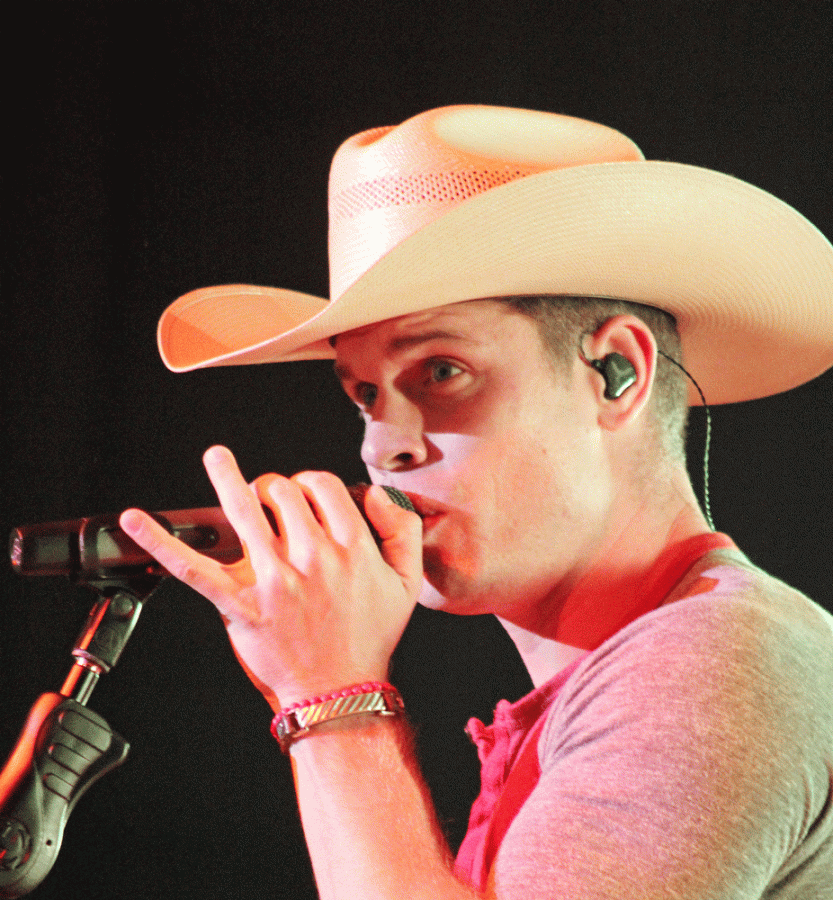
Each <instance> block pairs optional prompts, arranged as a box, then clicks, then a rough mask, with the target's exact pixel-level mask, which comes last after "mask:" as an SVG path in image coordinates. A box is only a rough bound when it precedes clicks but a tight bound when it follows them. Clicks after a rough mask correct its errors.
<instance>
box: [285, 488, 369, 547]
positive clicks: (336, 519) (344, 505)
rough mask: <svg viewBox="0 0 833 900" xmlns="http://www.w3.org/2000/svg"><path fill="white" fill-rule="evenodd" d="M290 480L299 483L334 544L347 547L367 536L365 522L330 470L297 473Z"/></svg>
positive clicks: (348, 494)
mask: <svg viewBox="0 0 833 900" xmlns="http://www.w3.org/2000/svg"><path fill="white" fill-rule="evenodd" d="M292 480H293V481H294V482H295V483H296V484H298V485H300V487H301V490H302V491H303V493H304V496H305V497H306V499H307V503H308V505H309V506H310V507H311V508H312V511H313V514H314V515H315V518H316V520H317V521H318V522H319V523H320V526H321V528H323V529H324V531H325V532H326V533H327V534H329V535H330V536H331V537H332V539H333V540H334V541H335V542H336V543H338V544H340V545H341V546H343V547H351V546H354V545H355V544H356V543H357V542H358V541H359V539H371V533H370V528H369V527H368V524H367V522H366V521H365V520H364V519H363V518H362V516H361V515H360V514H359V511H358V509H357V507H356V504H355V502H354V501H353V498H352V497H351V496H350V493H349V492H348V490H347V488H346V487H345V485H344V482H343V481H342V480H341V479H340V478H338V476H336V475H333V474H332V473H331V472H299V473H298V474H297V475H295V476H293V478H292Z"/></svg>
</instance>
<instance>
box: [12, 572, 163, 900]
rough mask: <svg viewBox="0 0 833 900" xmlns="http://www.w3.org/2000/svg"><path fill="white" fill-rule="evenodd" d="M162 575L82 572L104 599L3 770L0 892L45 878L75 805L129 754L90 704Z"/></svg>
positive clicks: (15, 893)
mask: <svg viewBox="0 0 833 900" xmlns="http://www.w3.org/2000/svg"><path fill="white" fill-rule="evenodd" d="M163 577H164V575H162V574H160V573H159V571H158V570H156V571H153V570H150V569H149V570H148V571H147V572H145V573H141V574H137V573H136V570H135V568H134V569H132V570H131V571H130V572H129V573H127V574H125V573H119V572H117V571H116V570H112V571H106V570H104V571H100V572H99V573H98V574H96V575H94V576H87V577H85V578H84V583H85V584H87V585H88V586H89V587H91V588H92V589H93V590H94V591H96V592H97V593H98V595H99V597H98V600H97V601H96V603H95V605H94V606H93V608H92V610H91V611H90V614H89V616H88V618H87V621H86V623H85V624H84V627H83V628H82V630H81V633H80V634H79V636H78V639H77V640H76V642H75V645H74V647H73V650H72V656H73V658H74V660H75V662H74V663H73V665H72V668H71V669H70V671H69V673H68V675H67V677H66V680H65V681H64V683H63V686H62V687H61V690H60V692H58V693H54V692H51V693H46V694H42V695H41V696H40V697H38V699H37V700H36V701H35V703H34V705H33V706H32V708H31V710H30V712H29V716H28V718H27V720H26V723H25V725H24V726H23V730H22V731H21V733H20V737H19V739H18V741H17V744H16V745H15V747H14V749H13V750H12V752H11V755H10V756H9V759H8V761H7V763H6V765H5V767H4V768H3V770H2V772H0V898H12V897H21V896H23V895H24V894H27V893H29V892H30V891H31V890H33V889H34V888H36V887H37V886H38V885H39V884H40V883H41V881H43V879H44V878H45V877H46V876H47V874H48V873H49V871H50V869H51V868H52V865H53V864H54V862H55V859H56V858H57V856H58V851H59V850H60V848H61V842H62V840H63V835H64V828H65V826H66V823H67V819H68V818H69V815H70V813H71V812H72V810H73V809H74V808H75V804H76V803H77V802H78V800H79V799H80V798H81V796H82V794H83V793H84V792H85V791H86V790H87V788H89V787H90V785H91V784H93V783H94V782H96V781H98V779H99V778H101V777H102V776H103V775H105V774H106V773H107V772H110V771H111V770H113V769H115V768H116V767H117V766H120V765H121V764H122V763H123V762H124V760H125V759H126V757H127V753H128V751H129V749H130V745H129V744H128V743H127V741H125V739H124V738H123V737H121V735H119V734H117V733H116V732H115V731H113V730H112V729H111V728H110V726H109V725H108V724H107V722H105V721H104V719H103V718H102V717H101V716H100V715H98V714H97V713H95V712H93V711H92V710H90V709H87V706H86V704H87V701H88V700H89V699H90V695H91V694H92V692H93V689H94V688H95V686H96V684H97V682H98V679H99V677H100V676H101V675H103V674H106V673H107V672H109V671H110V669H112V667H113V666H114V665H115V664H116V662H117V661H118V659H119V657H120V656H121V652H122V650H123V649H124V647H125V644H126V643H127V641H128V639H129V638H130V635H131V634H132V633H133V629H134V628H135V626H136V622H137V620H138V618H139V614H140V613H141V611H142V604H143V602H144V601H145V600H146V599H147V598H148V597H149V596H150V594H151V593H152V592H153V591H154V590H155V589H156V588H157V587H158V585H159V583H160V582H161V580H162V578H163Z"/></svg>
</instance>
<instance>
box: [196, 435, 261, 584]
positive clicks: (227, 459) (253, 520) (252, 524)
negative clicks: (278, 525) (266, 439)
mask: <svg viewBox="0 0 833 900" xmlns="http://www.w3.org/2000/svg"><path fill="white" fill-rule="evenodd" d="M203 463H204V465H205V469H206V471H207V472H208V477H209V478H210V479H211V484H212V485H213V486H214V490H215V491H216V492H217V498H218V499H219V501H220V506H222V508H223V512H224V513H225V515H226V518H227V519H228V520H229V523H230V524H231V526H232V528H234V530H235V531H236V532H237V536H238V537H239V538H240V540H241V542H242V543H243V546H244V547H245V549H246V553H247V554H248V556H249V558H250V559H251V561H252V565H253V566H254V568H255V569H256V570H258V569H259V568H260V567H261V566H262V565H265V564H267V563H268V562H269V561H270V560H272V559H273V558H274V550H275V545H276V544H275V542H276V537H275V532H274V530H273V529H272V526H271V525H270V524H269V522H268V520H267V519H266V516H265V514H264V512H263V508H262V506H261V504H260V502H259V501H258V498H257V495H256V492H255V491H253V490H252V488H251V487H250V486H249V484H247V482H246V480H245V479H244V478H243V475H242V473H241V472H240V469H239V467H238V465H237V461H236V460H235V458H234V456H233V455H232V453H231V451H230V450H229V449H228V448H227V447H221V446H215V447H210V448H209V449H208V450H206V452H205V454H204V455H203Z"/></svg>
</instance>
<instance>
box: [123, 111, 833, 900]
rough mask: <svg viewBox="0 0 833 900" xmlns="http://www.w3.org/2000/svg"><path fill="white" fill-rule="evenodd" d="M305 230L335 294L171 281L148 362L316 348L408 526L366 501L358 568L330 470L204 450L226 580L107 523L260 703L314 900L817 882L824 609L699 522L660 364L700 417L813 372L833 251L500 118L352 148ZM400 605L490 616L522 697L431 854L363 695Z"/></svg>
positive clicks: (135, 526) (135, 520)
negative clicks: (292, 470) (220, 638)
mask: <svg viewBox="0 0 833 900" xmlns="http://www.w3.org/2000/svg"><path fill="white" fill-rule="evenodd" d="M330 222H331V224H330V254H331V281H332V292H331V293H332V300H331V301H330V302H329V303H327V302H326V301H323V300H319V299H317V298H312V297H308V296H305V295H301V294H296V293H292V292H288V291H278V290H275V289H270V288H256V287H250V286H231V287H228V286H227V287H221V288H209V289H205V290H200V291H195V292H193V293H192V294H189V295H186V296H185V297H183V298H180V300H178V301H177V302H176V303H175V304H174V305H173V306H172V307H171V308H170V309H169V310H168V311H167V312H166V314H165V315H164V316H163V319H162V321H161V323H160V331H159V339H160V348H161V350H162V354H163V357H164V359H165V361H166V363H167V364H168V365H169V366H170V367H171V368H172V369H174V370H187V369H192V368H196V367H199V366H206V365H229V364H248V363H263V362H276V361H282V360H293V359H304V358H316V357H327V356H333V357H334V358H335V361H336V362H335V365H336V373H337V375H338V377H339V378H340V379H341V382H342V384H343V386H344V389H345V390H346V392H347V394H348V395H349V396H350V398H351V399H352V400H353V401H354V402H355V403H356V404H357V406H358V407H359V410H360V412H361V415H362V417H363V418H364V421H365V434H364V440H363V445H362V456H363V459H364V461H365V463H366V464H367V467H368V471H369V473H370V476H371V479H372V481H373V482H374V483H376V484H381V485H387V486H392V487H396V488H399V489H401V490H403V491H404V492H405V493H406V494H407V495H408V496H409V497H410V498H411V499H412V500H413V503H414V506H415V507H416V511H417V513H418V514H419V515H418V516H417V515H414V514H413V513H412V512H408V511H406V510H403V509H401V508H399V507H398V506H397V505H396V504H394V503H393V502H392V501H391V500H390V499H389V497H388V496H387V494H386V493H385V492H384V491H382V490H381V489H380V488H373V489H371V490H370V491H369V492H368V494H367V497H366V499H365V511H366V513H367V517H368V519H369V520H370V522H372V524H373V526H374V527H375V530H376V532H377V533H378V536H379V540H380V548H379V549H377V546H376V544H375V543H374V540H373V538H372V536H371V532H370V530H369V529H368V527H367V526H366V524H365V523H364V521H363V520H362V518H361V516H360V515H359V513H358V511H357V509H356V508H355V506H354V505H353V503H352V501H351V500H350V497H349V495H348V493H347V491H346V489H345V488H344V486H343V485H342V484H341V483H340V482H339V481H338V479H336V478H335V477H334V476H332V475H329V474H327V473H311V472H306V473H301V474H298V475H296V476H294V477H293V478H290V479H287V478H283V477H280V476H278V475H266V476H262V477H261V478H259V479H258V480H257V481H256V482H255V483H254V485H252V486H249V485H247V484H246V483H245V482H244V480H243V478H242V476H241V475H240V472H239V470H238V469H237V466H236V464H235V462H234V460H233V458H232V457H231V454H230V453H229V452H228V451H227V450H225V449H224V448H212V449H211V450H209V451H208V452H207V453H206V456H205V464H206V467H207V469H208V472H209V475H210V477H211V479H212V482H213V484H214V486H215V488H216V490H217V493H218V495H219V498H220V501H221V503H222V505H223V508H224V510H225V512H226V514H227V516H228V518H229V520H230V521H231V523H232V524H233V525H234V527H235V528H236V530H237V531H238V534H239V535H240V538H241V540H242V542H243V544H244V546H245V548H246V556H245V559H244V560H243V561H241V562H240V563H238V564H236V565H233V566H226V567H224V566H221V565H219V564H218V563H216V562H214V561H212V560H209V559H206V558H204V557H201V556H199V555H198V554H196V553H195V552H193V551H190V550H189V549H188V548H185V547H183V546H182V545H180V544H178V542H176V541H175V540H174V539H173V538H171V537H170V536H169V535H167V534H166V533H165V532H164V531H163V530H162V529H161V528H160V527H158V526H157V525H156V524H155V523H154V522H153V521H152V520H151V519H149V518H148V517H147V516H145V515H143V514H141V513H139V512H138V511H128V512H127V513H125V514H124V516H123V525H124V527H125V529H126V530H127V531H128V532H129V533H130V534H131V535H132V536H133V537H134V538H135V539H136V540H137V541H138V542H139V543H140V544H142V545H143V546H144V547H145V548H146V549H147V550H148V551H150V552H152V553H153V554H154V555H155V556H157V558H158V559H159V560H160V561H161V562H162V563H163V564H164V565H165V566H166V567H167V568H168V569H169V570H170V571H171V572H172V573H173V574H175V575H177V576H178V577H180V578H182V579H183V580H184V581H185V582H186V583H188V584H190V585H191V586H193V587H194V588H196V589H197V590H198V591H200V592H202V593H203V594H204V595H205V596H206V597H208V598H209V599H210V600H211V601H212V602H213V603H214V604H215V605H216V606H217V608H218V610H219V611H220V613H221V615H222V616H223V618H224V620H225V622H226V626H227V628H228V632H229V636H230V638H231V640H232V643H233V645H234V647H235V650H236V652H237V654H238V657H239V658H240V660H241V663H242V664H243V666H244V667H245V668H246V670H247V671H248V673H249V674H250V677H251V678H252V679H253V681H254V682H255V683H256V684H257V685H258V686H259V687H260V689H261V690H262V691H263V693H264V695H265V696H266V697H267V698H268V699H269V701H270V703H271V704H272V706H273V708H274V710H275V712H276V719H275V723H274V725H273V727H274V730H275V734H276V737H278V738H279V739H280V741H281V744H282V746H283V747H284V749H285V750H287V751H288V752H289V753H291V755H292V759H293V763H294V768H295V773H296V781H297V790H298V798H299V804H300V808H301V815H302V820H303V824H304V829H305V833H306V836H307V841H308V845H309V849H310V853H311V856H312V860H313V865H314V868H315V873H316V879H317V882H318V885H319V890H320V892H321V895H322V897H325V898H350V900H354V898H356V897H362V898H365V897H384V898H397V900H399V898H404V897H408V898H415V897H431V898H438V897H440V898H458V897H460V898H463V897H466V898H468V897H472V896H494V897H500V898H504V897H512V898H515V897H518V898H544V897H547V898H549V897H557V898H582V900H587V898H602V897H604V898H611V897H623V898H624V897H627V898H637V897H645V898H662V897H669V898H671V897H674V898H681V897H685V898H692V900H693V898H697V900H703V898H729V897H731V898H762V897H767V898H798V897H801V898H803V900H809V898H813V900H819V898H829V897H831V896H833V894H832V893H831V884H833V793H832V792H831V785H833V710H831V706H833V704H831V701H830V698H831V697H832V696H833V622H831V618H830V616H828V615H827V614H826V613H824V612H823V611H822V610H821V609H820V608H819V607H818V606H816V605H814V604H813V603H812V602H811V601H809V600H808V599H806V598H804V597H803V596H801V595H799V594H797V593H796V592H795V591H793V590H791V589H790V588H788V587H786V586H785V585H783V584H781V583H779V582H777V581H775V580H774V579H772V578H770V577H769V576H767V575H766V574H764V573H763V572H761V571H759V570H758V569H756V568H755V567H754V566H752V565H751V564H750V563H749V562H748V561H747V560H746V559H745V558H744V557H743V556H742V554H741V553H740V552H739V551H738V550H737V549H736V548H735V547H734V545H733V544H732V542H731V540H730V539H729V538H728V537H726V536H725V535H720V534H715V533H713V532H712V530H711V529H710V527H709V525H708V523H707V521H706V519H705V518H704V515H703V513H702V512H701V510H700V508H699V506H698V504H697V501H696V499H695V496H694V492H693V490H692V488H691V485H690V484H689V481H688V478H687V475H686V470H685V465H684V460H683V454H682V433H683V427H684V408H685V405H686V382H685V376H684V375H683V374H682V372H681V370H680V366H683V365H684V366H685V367H686V369H687V370H688V371H690V373H691V376H692V377H693V379H695V380H696V382H697V384H698V385H699V387H700V389H702V391H703V393H704V395H705V397H706V399H707V400H708V402H710V403H720V402H731V401H738V400H743V399H750V398H752V397H757V396H763V395H766V394H769V393H775V392H778V391H782V390H786V389H788V388H790V387H792V386H795V385H797V384H800V383H802V382H803V381H806V380H809V379H810V378H812V377H815V376H816V375H817V374H819V373H821V372H822V371H824V370H825V369H826V368H828V367H829V366H830V365H831V364H833V313H832V312H831V304H830V302H829V298H830V292H831V289H833V248H831V247H830V245H829V244H828V243H827V241H826V240H825V239H824V238H823V237H822V236H821V235H820V234H819V233H818V232H817V231H816V230H815V229H814V228H813V227H812V226H811V225H809V224H808V223H807V222H806V221H805V220H803V219H802V218H801V217H800V216H799V215H798V214H797V213H796V212H795V211H794V210H792V209H790V208H789V207H786V206H785V205H784V204H782V203H780V202H779V201H777V200H775V199H774V198H772V197H770V196H769V195H767V194H764V193H763V192H761V191H758V190H757V189H755V188H752V187H751V186H749V185H746V184H744V183H742V182H738V181H736V180H734V179H731V178H728V177H727V176H723V175H719V174H717V173H714V172H708V171H705V170H701V169H696V168H692V167H687V166H678V165H675V164H672V163H651V162H645V161H644V159H643V157H642V154H641V153H640V151H639V150H638V148H637V147H636V146H635V145H634V144H633V143H632V142H631V141H630V140H628V139H627V138H625V137H623V136H622V135H620V134H618V133H617V132H615V131H612V130H611V129H608V128H604V127H602V126H599V125H595V124H593V123H589V122H583V121H579V120H575V119H570V118H567V117H564V116H558V115H552V114H548V113H536V112H530V111H522V110H508V109H499V108H491V107H449V108H445V109H440V110H433V111H430V112H428V113H424V114H422V115H420V116H416V117H414V118H413V119H410V120H408V121H407V122H405V123H403V124H402V125H400V126H398V127H396V128H386V129H376V130H374V131H371V132H365V133H363V134H361V135H358V136H356V137H355V138H353V139H351V140H350V141H348V142H347V143H346V144H345V145H343V146H342V148H341V149H340V150H339V152H338V153H337V155H336V158H335V160H334V163H333V170H332V175H331V183H330ZM594 298H595V299H594ZM689 397H690V398H692V399H693V398H695V397H696V393H695V392H694V389H693V388H691V389H689ZM267 514H268V515H269V517H271V518H273V519H274V523H273V524H272V523H270V521H269V519H268V518H267ZM275 526H276V527H275ZM418 599H419V600H420V602H423V603H426V604H429V605H432V606H436V607H438V608H442V609H446V610H449V611H451V612H456V613H460V614H471V613H482V612H492V613H495V614H496V615H497V616H499V617H500V619H501V621H503V622H504V624H505V625H506V628H507V630H508V631H509V634H510V635H511V636H512V638H513V640H514V641H515V643H516V644H517V646H518V649H519V651H520V653H521V655H522V657H523V659H524V661H525V662H526V664H527V666H528V668H529V670H530V673H531V675H532V678H533V682H534V684H535V691H534V692H533V693H532V694H530V695H529V696H527V697H526V698H523V699H522V700H521V701H519V702H518V703H517V704H514V705H512V706H510V705H508V704H501V705H500V706H499V707H498V710H497V712H496V718H495V723H494V725H493V726H490V727H488V728H487V727H484V726H482V725H480V724H479V723H473V724H472V726H471V732H472V736H473V738H474V739H475V741H476V742H477V744H478V748H479V752H480V756H481V760H482V763H483V774H482V779H483V790H482V792H481V795H480V797H479V798H478V800H477V802H476V803H475V805H474V808H473V810H472V815H471V822H470V829H469V833H468V835H467V837H466V839H465V841H464V842H463V845H462V847H461V849H460V853H459V855H458V858H457V860H456V863H452V861H451V860H450V859H449V858H448V852H447V850H446V848H445V846H444V843H443V840H442V838H441V836H440V831H439V829H438V827H437V824H436V821H435V818H434V814H433V811H432V809H431V804H430V801H429V799H428V795H427V792H426V790H425V787H424V785H423V783H422V781H421V779H420V776H419V773H418V771H417V769H416V766H415V763H414V760H413V756H412V754H411V752H410V737H409V732H408V727H407V724H406V722H405V720H404V717H403V716H402V715H401V712H402V710H401V704H400V701H399V698H398V695H397V693H396V691H395V688H394V687H393V686H391V685H388V684H386V681H385V680H386V678H387V673H388V664H389V660H390V655H391V653H392V651H393V649H394V647H395V645H396V643H397V641H398V639H399V637H400V635H401V633H402V630H403V629H404V627H405V624H406V621H407V619H408V617H409V615H410V613H411V611H412V609H413V606H414V604H415V603H416V602H417V600H418ZM449 689H453V686H449Z"/></svg>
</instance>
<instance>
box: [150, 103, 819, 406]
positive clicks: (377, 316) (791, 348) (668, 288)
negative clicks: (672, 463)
mask: <svg viewBox="0 0 833 900" xmlns="http://www.w3.org/2000/svg"><path fill="white" fill-rule="evenodd" d="M329 214H330V234H329V247H330V287H331V291H330V300H329V301H327V300H326V299H323V298H320V297H313V296H310V295H307V294H301V293H297V292H295V291H288V290H280V289H277V288H271V287H256V286H251V285H227V286H221V287H210V288H203V289H200V290H196V291H193V292H191V293H189V294H186V295H185V296H183V297H180V298H179V299H178V300H177V301H176V302H175V303H173V304H172V305H171V306H170V307H169V308H168V309H167V310H166V312H165V313H164V315H163V316H162V319H161V321H160V323H159V335H158V337H159V347H160V351H161V353H162V358H163V359H164V361H165V363H166V365H167V366H168V367H169V368H171V369H173V370H174V371H187V370H190V369H196V368H201V367H205V366H224V365H239V364H250V363H267V362H281V361H288V360H297V359H319V358H324V357H331V356H333V355H334V353H333V348H332V346H331V344H330V340H329V339H330V338H331V337H332V336H333V335H336V334H339V333H341V332H344V331H348V330H350V329H353V328H357V327H360V326H363V325H368V324H371V323H373V322H378V321H381V320H384V319H390V318H394V317H396V316H401V315H405V314H407V313H412V312H416V311H420V310H425V309H429V308H432V307H436V306H442V305H445V304H448V303H454V302H458V301H463V300H471V299H475V298H487V297H499V296H510V295H530V294H551V295H571V296H593V297H609V298H616V299H624V300H631V301H635V302H638V303H644V304H648V305H651V306H657V307H660V308H662V309H664V310H667V311H668V312H670V313H671V314H673V315H674V316H675V317H676V319H677V325H678V328H679V331H680V335H681V339H682V345H683V355H684V360H685V364H686V366H687V367H688V368H689V369H690V370H691V372H692V374H693V375H694V377H695V378H696V379H697V380H698V382H699V383H700V386H701V387H702V389H703V391H704V393H705V396H706V399H707V400H708V402H710V403H728V402H733V401H738V400H748V399H752V398H754V397H763V396H767V395H769V394H774V393H778V392H780V391H784V390H787V389H788V388H791V387H794V386H796V385H798V384H802V383H803V382H805V381H809V380H810V379H811V378H814V377H815V376H816V375H819V374H820V373H821V372H823V371H825V370H826V369H827V368H829V367H830V366H831V365H833V247H831V245H830V243H829V242H828V241H827V240H826V239H825V238H824V236H823V235H822V234H821V233H820V232H819V231H818V230H817V229H816V228H815V227H814V226H813V225H811V224H810V223H809V222H808V221H807V220H806V219H804V218H803V217H802V216H801V215H800V214H799V213H798V212H796V211H795V210H794V209H792V208H791V207H790V206H788V205H786V204H785V203H783V202H781V201H780V200H777V199H776V198H775V197H773V196H771V195H770V194H767V193H766V192H764V191H762V190H759V189H758V188H755V187H753V186H752V185H750V184H747V183H745V182H743V181H739V180H737V179H735V178H732V177H730V176H728V175H723V174H720V173H718V172H713V171H710V170H707V169H701V168H697V167H694V166H688V165H681V164H677V163H670V162H656V161H645V159H644V157H643V155H642V153H641V152H640V150H639V148H638V147H637V146H636V145H635V144H634V143H633V142H632V141H630V140H629V139H628V138H626V137H625V136H624V135H622V134H620V133H619V132H617V131H614V130H613V129H610V128H606V127H605V126H602V125H597V124H595V123H593V122H587V121H584V120H580V119H575V118H571V117H568V116H562V115H556V114H553V113H545V112H534V111H531V110H519V109H505V108H500V107H491V106H450V107H444V108H441V109H435V110H430V111H429V112H425V113H422V114H421V115H418V116H415V117H414V118H411V119H409V120H407V121H406V122H404V123H403V124H401V125H399V126H396V127H387V128H377V129H373V130H371V131H366V132H363V133H361V134H358V135H356V136H355V137H353V138H351V139H349V140H348V141H346V142H345V143H344V144H343V145H342V146H341V147H340V148H339V150H338V151H337V153H336V155H335V158H334V160H333V165H332V171H331V175H330V186H329ZM693 402H695V401H693Z"/></svg>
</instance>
